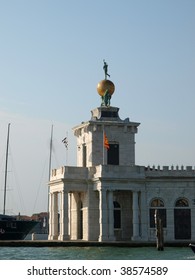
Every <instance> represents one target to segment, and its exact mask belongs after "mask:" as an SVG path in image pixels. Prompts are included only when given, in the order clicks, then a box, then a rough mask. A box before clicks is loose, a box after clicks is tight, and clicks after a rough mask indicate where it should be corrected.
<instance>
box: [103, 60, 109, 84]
mask: <svg viewBox="0 0 195 280" xmlns="http://www.w3.org/2000/svg"><path fill="white" fill-rule="evenodd" d="M103 62H104V66H103V69H104V72H105V80H107V76H108V77H110V75H109V74H108V64H106V61H105V59H104V60H103Z"/></svg>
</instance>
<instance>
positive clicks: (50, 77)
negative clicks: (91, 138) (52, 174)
mask: <svg viewBox="0 0 195 280" xmlns="http://www.w3.org/2000/svg"><path fill="white" fill-rule="evenodd" d="M194 14H195V1H194V0H185V1H184V0H182V1H181V0H163V1H162V0H161V1H160V0H136V1H135V0H121V1H117V0H103V1H102V0H98V1H91V0H77V1H76V0H55V1H52V0H33V1H32V0H17V1H16V0H6V1H5V0H0V212H2V208H3V189H4V177H5V154H6V138H7V129H8V123H11V126H10V145H9V147H10V149H9V164H8V171H9V172H8V192H7V207H6V212H7V213H8V214H17V213H18V212H20V213H21V214H27V215H31V214H33V213H38V212H42V211H47V202H48V198H47V192H48V188H47V182H48V174H49V143H50V137H51V127H52V125H53V151H52V168H59V167H60V166H63V165H66V164H68V165H73V166H76V139H75V136H74V135H73V132H72V127H74V126H76V125H78V124H80V123H81V122H82V121H88V120H89V119H90V118H91V110H92V109H94V108H96V107H98V106H100V104H101V100H100V96H99V95H98V93H97V90H96V87H97V84H98V82H99V81H101V80H102V79H104V72H103V59H105V60H106V62H107V64H108V73H109V74H110V75H111V77H110V79H111V80H112V82H113V83H114V84H115V93H114V95H113V97H112V99H111V105H112V106H116V107H119V108H120V111H119V115H120V118H121V119H125V118H127V117H129V118H130V121H135V122H140V126H139V129H138V134H137V135H136V164H137V165H144V166H147V165H151V166H153V165H155V166H157V165H160V166H163V165H168V166H171V165H174V166H176V165H179V166H181V165H184V166H188V165H192V166H195V148H194V143H195V128H194V120H195V109H194V108H195V78H194V75H195V36H194V30H195V17H194ZM65 136H68V151H66V149H65V147H64V145H63V143H62V139H63V138H64V137H65Z"/></svg>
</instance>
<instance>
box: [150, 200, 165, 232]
mask: <svg viewBox="0 0 195 280" xmlns="http://www.w3.org/2000/svg"><path fill="white" fill-rule="evenodd" d="M155 210H158V214H159V217H160V218H161V219H162V223H163V227H164V228H166V227H167V217H166V209H165V208H164V202H163V200H162V199H159V198H156V199H153V200H152V201H151V203H150V227H151V228H155V217H154V215H155Z"/></svg>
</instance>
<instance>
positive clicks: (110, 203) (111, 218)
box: [108, 191, 115, 241]
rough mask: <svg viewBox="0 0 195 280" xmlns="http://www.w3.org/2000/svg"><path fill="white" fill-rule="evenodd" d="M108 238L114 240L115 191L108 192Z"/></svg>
mask: <svg viewBox="0 0 195 280" xmlns="http://www.w3.org/2000/svg"><path fill="white" fill-rule="evenodd" d="M108 239H109V240H110V241H114V240H115V237H114V207H113V191H109V192H108Z"/></svg>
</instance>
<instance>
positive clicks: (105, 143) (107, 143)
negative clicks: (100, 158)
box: [104, 132, 110, 149]
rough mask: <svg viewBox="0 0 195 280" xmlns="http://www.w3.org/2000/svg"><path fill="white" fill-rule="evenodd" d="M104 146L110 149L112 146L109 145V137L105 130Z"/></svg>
mask: <svg viewBox="0 0 195 280" xmlns="http://www.w3.org/2000/svg"><path fill="white" fill-rule="evenodd" d="M104 147H105V148H106V149H109V148H110V145H109V142H108V138H107V136H106V134H105V132H104Z"/></svg>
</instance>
